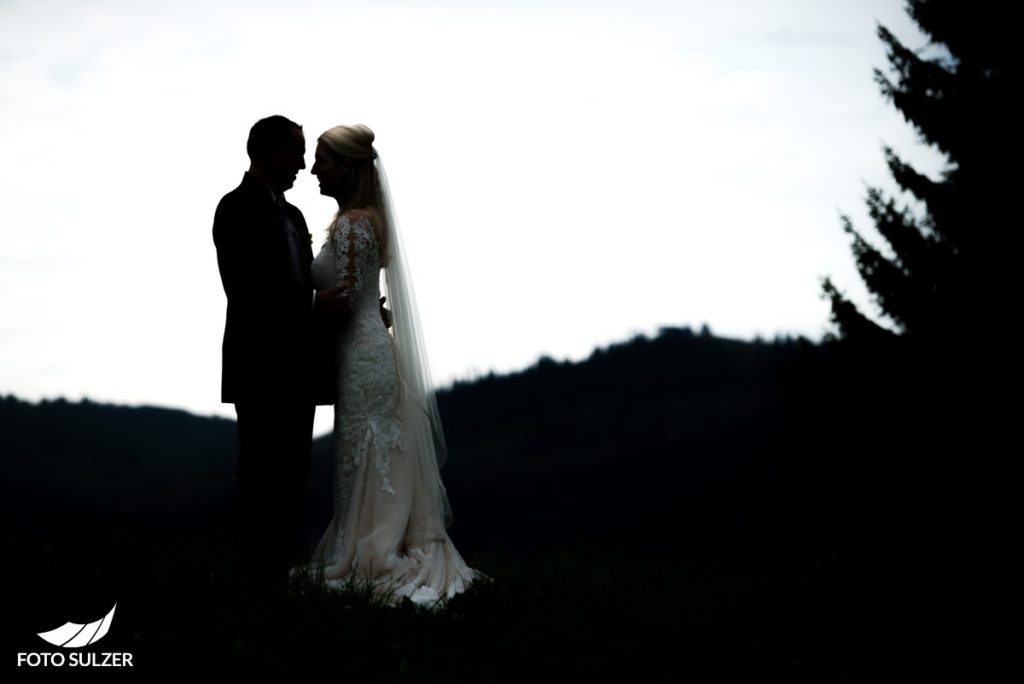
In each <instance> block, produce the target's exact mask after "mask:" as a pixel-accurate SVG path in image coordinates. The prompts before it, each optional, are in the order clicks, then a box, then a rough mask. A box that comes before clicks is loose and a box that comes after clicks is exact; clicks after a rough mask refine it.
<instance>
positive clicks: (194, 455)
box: [0, 328, 892, 551]
mask: <svg viewBox="0 0 1024 684" xmlns="http://www.w3.org/2000/svg"><path fill="white" fill-rule="evenodd" d="M841 369H842V366H841V365H840V364H839V363H838V361H837V354H836V351H835V349H832V348H830V347H828V346H822V345H816V344H812V343H810V342H808V341H807V340H804V339H779V340H776V341H774V342H762V341H754V342H746V341H739V340H730V339H723V338H717V337H714V336H712V335H710V334H709V333H708V332H707V331H706V330H705V331H704V332H703V333H702V334H694V333H693V332H692V331H691V330H689V329H688V328H682V329H678V328H666V329H663V330H661V331H660V333H659V334H658V335H657V336H655V337H654V338H647V337H642V336H641V337H636V338H634V339H633V340H630V341H628V342H624V343H621V344H615V345H612V346H610V347H608V348H606V349H600V350H597V351H595V352H594V353H593V354H592V355H591V356H590V358H588V359H586V360H585V361H581V362H575V363H570V362H562V363H559V362H555V361H553V360H551V359H549V358H544V359H541V360H540V361H539V362H538V363H537V364H535V365H534V366H532V367H531V368H528V369H526V370H523V371H521V372H518V373H513V374H508V375H502V376H497V375H493V374H492V375H489V376H487V377H483V378H480V379H478V380H476V381H474V382H469V383H456V384H455V385H454V386H452V387H451V388H448V389H445V390H443V391H441V392H440V393H439V395H438V404H439V406H440V409H441V413H442V417H443V420H444V426H445V430H446V433H447V438H448V443H449V448H450V453H451V457H450V459H449V463H448V464H447V465H446V466H445V468H444V469H443V473H442V474H443V477H444V481H445V483H446V486H447V488H448V492H449V497H450V499H451V502H452V506H453V510H454V512H455V525H454V527H453V530H452V534H453V537H454V538H456V539H457V540H459V543H460V545H461V546H465V547H467V548H473V547H478V548H520V547H524V548H525V547H538V546H540V547H543V546H545V545H554V546H557V545H559V544H561V543H564V542H566V541H575V540H589V541H593V542H598V543H600V542H602V540H603V541H604V542H610V541H612V540H614V544H616V545H617V546H622V545H627V546H631V545H638V546H647V545H650V544H656V545H659V546H663V540H664V538H665V537H666V536H671V537H672V538H673V539H674V540H675V541H674V543H673V545H672V546H674V547H676V550H680V551H683V550H687V549H705V550H706V549H708V548H712V547H713V548H715V549H718V550H722V549H724V548H725V547H733V548H740V546H743V545H748V546H749V545H750V544H754V546H755V547H757V548H758V549H762V547H764V546H765V544H766V543H768V544H770V545H773V546H776V545H777V544H778V543H780V541H781V538H780V534H779V533H780V532H781V531H782V528H783V526H784V527H785V530H786V531H787V536H788V539H786V540H785V541H786V542H787V543H795V544H798V545H800V544H804V545H806V544H819V545H821V544H824V545H825V546H828V545H829V544H831V543H832V542H834V541H836V540H837V536H836V535H837V534H838V533H837V530H838V529H839V528H840V527H841V526H842V525H843V524H844V521H843V520H840V519H839V518H837V514H838V513H839V512H840V511H839V510H838V509H839V504H840V502H841V501H843V490H845V489H849V488H850V487H851V486H854V485H856V486H858V487H859V486H862V485H863V484H864V482H865V480H866V478H865V477H861V476H859V475H857V473H855V472H852V471H851V469H850V468H849V466H850V462H849V459H850V457H851V453H850V452H851V451H853V450H855V449H856V444H855V443H854V442H855V441H856V440H853V441H851V442H849V443H845V444H844V443H841V442H839V443H834V444H831V445H829V446H828V448H827V450H824V451H823V446H824V445H822V444H821V443H819V439H820V438H823V437H824V436H825V435H824V433H827V432H828V428H827V425H828V420H827V417H826V415H825V411H824V410H823V409H822V407H823V406H824V405H827V404H828V403H829V402H831V405H832V406H837V405H839V404H849V403H850V402H851V400H850V398H849V392H848V389H849V387H848V386H844V385H843V382H844V381H843V377H844V375H843V372H842V370H841ZM847 375H849V373H847ZM847 382H848V381H847ZM878 427H879V429H882V428H884V427H885V426H884V425H881V424H879V426H878ZM236 449H237V447H236V442H235V431H234V422H233V421H231V420H227V419H223V418H208V417H199V416H194V415H191V414H188V413H187V412H184V411H180V410H173V409H163V408H152V407H141V408H129V407H122V406H110V405H104V404H97V403H94V402H90V401H87V400H86V401H82V402H78V403H72V402H67V401H64V400H60V399H58V400H56V401H43V402H40V403H38V404H31V403H27V402H23V401H20V400H18V399H16V398H14V397H6V398H3V399H2V400H0V450H2V452H3V454H4V458H3V460H2V465H0V487H2V490H0V493H2V494H3V496H2V498H0V500H2V504H0V505H2V506H3V515H4V520H5V521H6V524H8V525H14V526H17V527H19V528H21V529H37V528H38V529H46V528H48V527H51V526H53V525H55V524H66V523H67V521H68V520H77V521H86V520H90V519H95V520H96V521H108V522H109V521H110V520H112V519H124V518H130V519H132V520H133V521H135V522H137V523H139V522H141V521H149V522H151V523H152V524H155V525H162V526H171V527H181V528H188V527H190V526H201V527H209V526H211V525H214V526H216V525H227V524H228V519H229V517H230V514H231V509H232V506H233V484H234V468H235V458H236ZM331 450H332V443H331V438H330V437H327V438H321V439H319V440H317V441H316V443H315V444H314V458H313V467H312V473H311V478H310V485H309V487H310V492H309V496H308V497H307V499H308V506H307V510H306V518H305V520H306V537H307V541H310V540H315V538H316V537H317V535H318V534H319V533H320V532H321V531H322V529H323V527H324V525H325V523H326V520H327V519H329V517H330V514H331V502H330V486H331V467H332V466H331V463H332V459H331ZM857 458H858V459H859V462H858V467H857V470H858V472H864V469H865V468H867V467H868V465H869V463H868V461H866V460H865V459H864V458H863V455H862V454H860V455H857ZM889 470H890V471H891V470H892V468H891V467H890V468H889ZM844 471H845V475H844V482H843V483H840V482H837V478H836V475H837V473H839V472H844ZM890 484H891V483H890ZM825 492H827V495H826V494H825ZM876 504H879V505H880V504H881V502H879V501H876ZM808 506H812V507H814V508H813V514H811V513H812V511H811V510H810V509H808V508H807V507H808ZM798 510H799V511H800V512H799V513H798V512H797V511H798ZM794 516H796V517H795V518H794ZM840 517H841V516H840ZM861 522H862V523H867V522H869V521H866V520H861ZM848 523H849V521H845V524H846V526H847V527H849V526H850V525H849V524H848ZM889 523H891V521H889ZM887 524H888V523H887ZM825 525H832V526H833V529H832V530H830V531H825V530H822V529H811V528H820V527H822V526H825ZM847 531H849V530H847ZM823 536H824V537H832V539H828V540H826V539H824V538H823ZM737 545H739V546H737Z"/></svg>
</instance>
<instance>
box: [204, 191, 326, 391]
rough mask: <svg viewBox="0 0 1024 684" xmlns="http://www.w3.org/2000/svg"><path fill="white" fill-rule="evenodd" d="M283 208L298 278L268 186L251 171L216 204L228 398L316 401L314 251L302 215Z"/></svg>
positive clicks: (281, 215)
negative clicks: (291, 229) (294, 242)
mask: <svg viewBox="0 0 1024 684" xmlns="http://www.w3.org/2000/svg"><path fill="white" fill-rule="evenodd" d="M285 210H286V212H287V216H288V218H290V219H291V222H292V224H293V225H294V226H295V229H296V230H297V231H298V234H299V238H300V239H299V256H300V262H301V264H300V269H299V270H300V273H299V277H298V278H296V274H295V272H294V266H293V263H292V252H291V248H290V246H289V242H288V241H289V240H291V239H292V238H291V236H290V235H289V234H288V231H287V227H286V223H285V220H284V213H283V212H282V210H281V209H280V208H279V207H278V205H277V204H276V203H275V202H274V198H273V195H272V194H271V192H270V189H269V188H268V187H267V186H266V185H264V184H263V183H262V182H261V181H260V180H259V179H257V178H256V177H255V176H253V175H251V174H249V173H246V174H245V176H244V177H243V179H242V183H241V184H240V185H239V186H238V187H237V188H235V189H234V190H232V191H231V192H229V193H228V194H226V195H224V197H223V198H222V199H221V201H220V203H219V204H218V205H217V211H216V214H215V215H214V220H213V241H214V244H215V245H216V246H217V266H218V268H219V269H220V279H221V283H222V284H223V285H224V293H225V294H226V295H227V299H228V305H227V320H226V322H225V325H224V345H223V348H222V351H223V367H222V368H223V370H222V374H221V401H222V402H224V403H237V402H240V401H243V402H244V401H251V400H261V401H265V400H270V399H275V400H283V401H307V400H309V399H311V398H312V386H311V378H312V373H313V356H312V351H311V343H312V337H313V294H314V291H313V281H312V278H311V277H310V263H311V262H312V261H313V253H312V249H311V247H310V235H309V230H308V229H307V228H306V221H305V219H304V218H303V216H302V212H300V211H299V210H298V209H297V208H296V207H294V206H292V205H291V204H288V203H285Z"/></svg>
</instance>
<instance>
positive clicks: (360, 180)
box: [317, 124, 386, 252]
mask: <svg viewBox="0 0 1024 684" xmlns="http://www.w3.org/2000/svg"><path fill="white" fill-rule="evenodd" d="M374 137H375V136H374V134H373V131H372V130H371V129H370V127H369V126H364V125H363V124H355V125H354V126H335V127H334V128H330V129H328V130H326V131H324V133H323V134H322V135H321V136H320V137H319V138H317V142H321V143H323V144H324V146H325V147H327V149H328V150H329V151H330V153H331V154H332V156H333V157H334V158H335V161H337V162H339V163H341V164H342V165H343V166H345V172H344V175H345V180H346V182H345V189H346V192H345V195H344V196H342V197H339V198H337V199H338V214H339V215H341V214H343V213H345V212H346V211H348V210H349V209H368V208H372V209H374V210H376V212H377V215H378V216H380V218H382V219H383V218H384V217H383V215H382V214H383V211H384V209H383V207H381V201H380V200H381V195H380V179H379V178H378V176H377V168H376V166H374V164H373V160H374V159H376V158H377V150H375V149H373V140H374ZM382 237H383V232H382ZM381 246H382V247H383V248H384V251H385V252H386V245H381Z"/></svg>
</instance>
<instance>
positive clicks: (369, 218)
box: [338, 207, 383, 239]
mask: <svg viewBox="0 0 1024 684" xmlns="http://www.w3.org/2000/svg"><path fill="white" fill-rule="evenodd" d="M338 221H339V222H341V221H347V222H348V224H349V225H350V226H352V227H355V226H358V225H360V224H362V225H367V226H368V227H369V228H370V230H371V231H372V232H373V234H374V237H376V238H378V239H379V238H380V236H381V233H382V230H383V223H382V222H381V219H380V214H379V213H378V212H377V210H376V209H374V208H373V207H360V208H358V209H346V210H345V211H344V212H343V213H342V214H341V216H339V217H338Z"/></svg>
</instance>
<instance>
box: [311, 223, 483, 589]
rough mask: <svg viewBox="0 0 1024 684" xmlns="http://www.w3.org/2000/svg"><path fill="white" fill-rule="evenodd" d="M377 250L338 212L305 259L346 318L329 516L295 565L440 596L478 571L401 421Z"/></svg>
mask: <svg viewBox="0 0 1024 684" xmlns="http://www.w3.org/2000/svg"><path fill="white" fill-rule="evenodd" d="M381 257H382V255H381V249H380V248H379V245H378V238H377V235H376V234H375V232H374V229H373V226H372V224H371V222H370V219H369V218H367V217H366V216H365V215H361V214H359V213H356V212H348V213H346V214H343V215H341V216H339V217H338V218H337V219H336V222H335V226H334V231H333V238H331V239H329V240H328V241H327V243H326V244H325V245H324V247H323V249H321V251H320V253H319V254H318V255H317V256H316V258H315V259H314V260H313V264H312V275H313V282H314V284H315V285H316V287H317V289H327V288H332V287H336V286H338V285H339V284H343V285H345V286H346V291H347V292H348V296H349V300H350V302H351V307H352V317H351V320H350V321H349V323H348V324H347V326H346V327H345V328H344V329H343V330H342V332H341V333H340V335H339V337H338V340H337V346H336V360H337V368H338V374H337V379H336V381H337V389H338V395H337V403H336V405H335V412H334V435H335V440H336V445H337V446H336V453H335V458H336V462H335V473H334V517H333V519H332V520H331V522H330V524H329V525H328V527H327V530H326V531H325V532H324V534H323V537H322V538H321V540H320V542H319V544H318V545H317V547H316V550H315V551H314V553H313V557H312V560H311V561H310V565H309V566H306V567H305V568H299V569H296V570H300V571H306V572H309V573H310V575H313V574H315V573H317V572H322V574H323V580H324V582H325V584H326V585H327V586H328V587H334V588H340V587H343V586H344V585H346V583H348V582H352V581H353V580H355V581H356V582H357V583H358V582H361V581H370V582H372V584H373V587H374V589H375V591H380V592H381V594H382V595H384V596H390V597H391V599H392V601H393V602H394V603H398V602H400V601H401V600H402V599H403V597H408V598H409V599H410V600H412V601H413V602H414V603H417V604H429V603H434V602H438V601H440V602H443V601H445V600H446V599H448V598H451V597H452V596H454V595H455V594H457V593H460V592H462V591H464V590H465V589H466V587H468V586H469V584H470V583H471V582H473V581H474V580H476V579H481V578H483V577H484V576H483V575H482V574H480V573H479V572H477V571H475V570H472V569H470V568H469V567H467V565H466V563H465V562H464V561H463V559H462V557H461V556H460V555H459V553H458V551H456V549H455V546H454V544H453V543H452V541H451V539H450V538H449V536H448V533H447V531H446V529H445V528H446V517H447V514H448V512H447V510H446V509H447V498H446V496H445V494H444V488H443V485H442V484H441V480H440V474H439V473H438V472H437V470H438V466H437V461H436V458H435V457H434V453H433V451H431V452H430V453H424V452H423V450H424V449H427V448H430V449H433V445H432V444H425V443H424V441H423V440H417V439H415V438H413V435H412V433H413V432H414V430H413V429H412V427H413V426H410V425H407V424H405V422H411V421H410V420H409V413H408V412H405V413H403V411H402V406H401V401H402V397H403V394H402V393H403V391H404V388H403V383H402V379H401V377H400V372H399V368H398V366H397V365H396V354H395V347H394V344H395V343H394V340H393V338H392V335H391V333H389V331H388V329H387V327H385V325H384V322H383V321H382V320H381V314H380V308H379V300H380V294H381V289H380V272H381V266H382V264H381ZM403 417H404V420H405V422H403ZM293 574H294V571H293Z"/></svg>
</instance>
